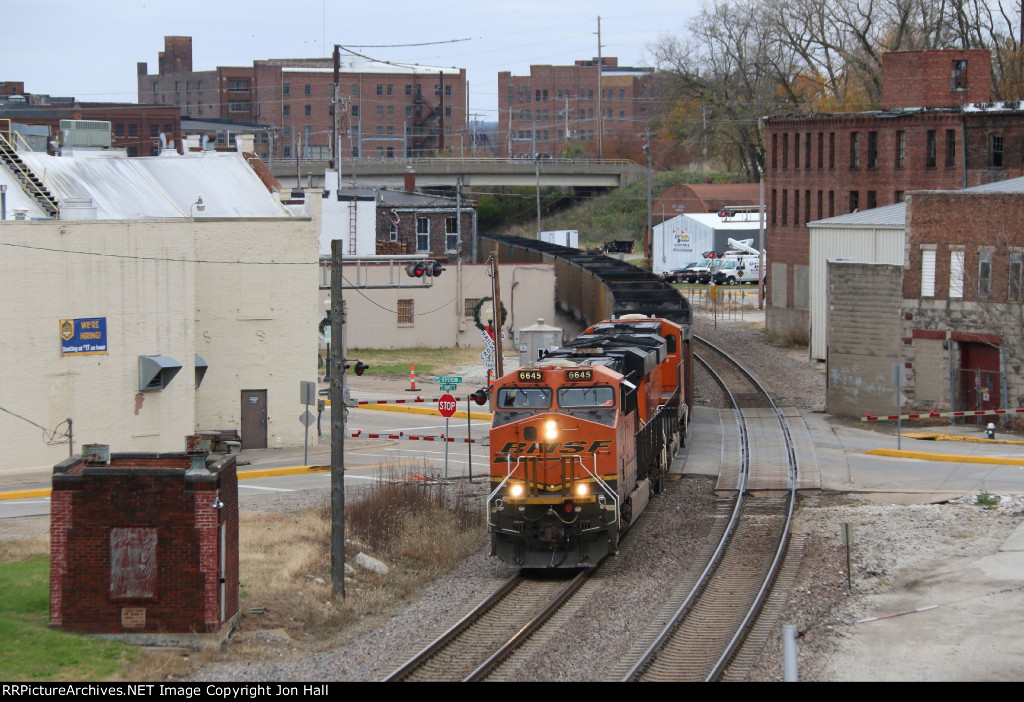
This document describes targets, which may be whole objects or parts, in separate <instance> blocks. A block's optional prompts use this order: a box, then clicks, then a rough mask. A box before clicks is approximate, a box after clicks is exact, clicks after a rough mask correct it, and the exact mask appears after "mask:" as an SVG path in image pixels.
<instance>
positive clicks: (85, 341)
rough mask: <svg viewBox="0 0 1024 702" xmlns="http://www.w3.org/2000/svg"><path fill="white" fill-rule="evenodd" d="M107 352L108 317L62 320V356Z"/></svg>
mask: <svg viewBox="0 0 1024 702" xmlns="http://www.w3.org/2000/svg"><path fill="white" fill-rule="evenodd" d="M106 352H107V318H106V317H89V318H87V319H62V320H60V355H61V356H84V355H88V354H97V353H106Z"/></svg>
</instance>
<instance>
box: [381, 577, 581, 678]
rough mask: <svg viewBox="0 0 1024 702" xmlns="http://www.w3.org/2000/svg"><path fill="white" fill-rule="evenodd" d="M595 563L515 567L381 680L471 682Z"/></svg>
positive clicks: (506, 653)
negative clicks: (568, 569) (571, 567)
mask: <svg viewBox="0 0 1024 702" xmlns="http://www.w3.org/2000/svg"><path fill="white" fill-rule="evenodd" d="M599 567H600V566H597V567H595V568H587V569H585V570H581V571H579V572H578V573H576V574H575V577H573V578H571V579H569V578H567V573H565V571H543V572H530V571H520V573H519V574H518V575H515V576H513V577H512V578H510V579H509V580H508V581H506V582H505V584H504V585H502V586H501V587H500V588H498V590H496V591H495V592H494V593H493V594H491V595H490V596H488V597H487V599H485V600H484V601H483V602H481V603H480V604H479V605H477V606H476V607H475V608H474V609H473V610H472V611H471V612H469V613H468V614H467V615H466V616H465V617H463V618H462V619H461V620H460V621H459V622H458V623H456V624H455V625H454V626H452V627H451V628H450V629H448V631H446V632H445V633H444V634H442V635H441V636H439V637H438V638H437V639H435V640H434V641H433V642H431V643H430V644H428V645H427V646H426V648H424V649H423V650H422V651H420V652H419V653H418V654H416V656H414V657H413V658H411V659H410V660H409V661H408V662H406V663H405V664H404V665H402V667H401V668H399V669H398V670H396V671H395V672H393V673H392V674H391V675H389V676H388V677H387V678H385V679H384V682H459V681H461V682H477V681H480V680H483V679H485V678H486V677H487V676H488V674H489V673H490V672H491V671H492V670H494V669H495V668H496V667H497V666H499V665H501V663H502V661H504V660H505V659H506V658H507V657H508V656H510V655H512V653H514V652H515V650H516V649H517V648H519V647H520V646H521V645H522V644H523V643H524V642H526V641H527V640H528V639H529V637H530V636H531V635H532V634H533V632H534V631H536V630H537V629H538V628H539V627H541V626H542V625H543V624H544V622H546V621H548V619H550V618H551V617H552V616H553V615H554V614H555V612H557V611H558V609H559V608H560V607H561V606H562V605H564V604H565V602H567V601H568V600H569V599H570V598H571V597H572V596H573V594H574V593H575V592H576V591H577V590H578V589H579V588H580V587H581V586H582V585H583V583H585V582H586V581H587V579H588V578H590V576H591V574H592V573H593V572H594V571H596V570H597V569H598V568H599Z"/></svg>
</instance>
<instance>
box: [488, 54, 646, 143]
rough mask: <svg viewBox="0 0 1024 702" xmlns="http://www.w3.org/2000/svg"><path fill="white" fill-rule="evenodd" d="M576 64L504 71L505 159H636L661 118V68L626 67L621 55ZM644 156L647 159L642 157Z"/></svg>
mask: <svg viewBox="0 0 1024 702" xmlns="http://www.w3.org/2000/svg"><path fill="white" fill-rule="evenodd" d="M600 64H601V70H600V75H599V74H598V59H596V58H594V59H589V60H581V61H576V62H575V64H574V65H572V66H548V65H537V66H530V75H528V76H513V75H512V74H511V72H510V71H501V72H499V73H498V137H497V138H498V143H497V149H498V155H499V156H502V157H511V158H533V154H534V153H538V154H541V156H542V157H546V158H559V157H565V156H574V155H582V156H588V157H595V158H596V157H598V156H600V155H602V154H603V156H604V157H606V158H629V157H636V154H638V153H640V149H641V148H642V145H643V136H642V133H643V131H644V128H645V127H646V126H647V123H648V122H649V121H650V119H651V118H652V117H653V116H654V113H655V107H656V100H655V96H654V94H653V92H652V90H653V76H654V69H652V68H630V67H626V66H619V61H618V59H617V58H615V57H611V56H606V57H603V58H602V59H601V60H600ZM641 157H642V154H641Z"/></svg>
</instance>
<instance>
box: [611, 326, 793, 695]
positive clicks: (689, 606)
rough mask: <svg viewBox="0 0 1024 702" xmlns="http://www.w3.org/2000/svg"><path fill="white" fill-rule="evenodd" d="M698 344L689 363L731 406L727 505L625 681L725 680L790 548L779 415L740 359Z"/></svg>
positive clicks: (788, 450) (784, 432) (784, 431)
mask: <svg viewBox="0 0 1024 702" xmlns="http://www.w3.org/2000/svg"><path fill="white" fill-rule="evenodd" d="M694 342H695V343H699V344H700V345H701V346H702V347H703V349H706V351H703V352H702V353H701V354H700V355H697V354H695V358H696V359H697V360H698V361H699V362H700V363H702V364H703V365H705V366H706V367H707V368H708V370H709V372H711V373H712V375H713V376H714V377H715V378H716V380H717V381H718V382H719V384H720V385H721V386H722V387H723V388H724V389H725V391H726V393H727V395H728V396H729V398H730V401H731V403H732V405H733V407H734V408H735V413H736V421H737V428H738V435H739V437H740V441H739V446H738V451H739V456H738V460H737V461H736V465H737V470H736V475H735V476H731V475H729V472H728V471H723V475H722V476H721V477H720V479H719V485H718V487H717V488H716V491H718V492H719V493H720V494H722V493H725V494H729V495H731V499H730V500H727V501H725V502H724V503H723V504H722V505H721V506H720V511H719V513H718V515H717V517H718V519H717V523H718V524H719V526H718V527H717V528H716V529H715V530H714V531H715V533H714V534H713V535H712V537H713V538H712V539H709V543H708V545H707V546H706V548H705V551H704V553H703V554H702V556H701V559H700V563H699V565H696V566H694V567H693V568H691V571H690V573H689V574H687V576H686V578H684V581H683V582H681V583H680V585H679V586H678V587H677V588H676V589H675V591H674V592H673V593H672V596H671V598H670V602H669V604H668V605H666V607H665V608H664V609H663V610H662V614H661V615H660V616H659V617H658V618H657V619H656V620H655V622H656V623H653V624H652V627H651V628H650V629H649V632H648V634H647V635H646V636H645V637H643V640H642V641H640V642H638V644H637V645H636V646H634V651H637V650H642V653H641V654H640V655H639V657H638V658H630V659H628V660H629V661H635V662H634V663H633V664H632V665H631V667H629V668H628V669H626V670H621V669H617V670H616V671H615V673H616V678H615V679H619V680H623V681H634V680H635V681H641V680H642V681H683V680H704V681H713V680H719V679H721V678H722V677H723V675H725V674H726V672H727V670H728V668H729V666H730V664H731V662H732V661H733V660H734V657H735V656H736V654H737V652H738V651H739V649H740V647H741V646H742V644H743V641H744V639H745V637H746V635H747V634H748V632H749V631H750V630H751V628H752V626H753V625H754V623H755V620H756V618H757V616H758V613H759V611H760V609H761V607H762V605H763V603H764V602H765V599H766V597H767V595H768V593H769V592H770V590H771V587H772V584H773V582H774V580H775V578H776V576H777V574H778V573H779V570H780V567H781V565H782V563H783V560H784V556H785V554H786V548H787V545H788V542H789V525H790V522H791V520H792V515H793V507H794V504H795V490H796V471H797V467H796V456H795V451H794V447H793V441H792V438H791V437H790V434H789V429H788V426H787V424H786V421H785V418H784V417H783V415H782V413H781V412H780V410H779V408H778V407H776V406H775V403H774V402H773V401H772V399H771V397H770V396H769V395H768V393H767V391H765V390H764V388H763V387H761V385H760V384H759V383H758V382H757V381H756V379H754V378H753V376H751V375H750V374H749V373H748V372H746V371H745V370H744V369H743V368H742V366H740V364H739V363H738V362H736V361H735V360H733V359H732V358H731V357H729V356H728V354H726V353H725V352H724V351H722V350H721V349H718V348H716V347H714V346H713V345H711V344H709V343H708V342H706V341H704V340H702V339H699V338H698V337H694ZM628 665H630V663H629V662H627V663H625V664H624V667H625V666H628ZM620 673H621V675H620ZM731 673H732V674H733V675H735V671H731Z"/></svg>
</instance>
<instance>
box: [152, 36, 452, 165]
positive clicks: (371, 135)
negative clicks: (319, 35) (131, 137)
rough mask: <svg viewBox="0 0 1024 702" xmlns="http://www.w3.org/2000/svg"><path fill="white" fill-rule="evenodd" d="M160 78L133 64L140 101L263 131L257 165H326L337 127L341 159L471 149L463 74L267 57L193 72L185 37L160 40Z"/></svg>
mask: <svg viewBox="0 0 1024 702" xmlns="http://www.w3.org/2000/svg"><path fill="white" fill-rule="evenodd" d="M164 47H165V48H164V51H162V52H160V58H159V68H158V73H156V74H150V73H149V69H148V66H147V64H146V63H145V62H140V63H138V64H137V74H138V89H139V101H140V102H151V103H156V104H161V105H176V106H177V107H178V108H179V109H180V112H181V115H182V116H187V117H192V118H195V119H204V118H205V119H208V118H222V119H231V120H235V121H241V122H254V123H258V124H261V125H266V126H267V127H268V128H269V129H270V132H271V143H270V144H269V145H268V146H267V148H264V149H261V156H262V157H263V158H264V160H269V158H271V157H273V158H295V156H296V154H298V155H299V157H300V158H304V159H317V160H329V159H330V158H331V157H332V149H331V144H332V136H333V135H334V133H335V128H336V127H337V130H338V133H339V134H340V156H341V157H342V158H404V157H417V156H433V155H436V154H438V153H441V152H444V151H446V150H452V151H456V152H457V151H458V150H459V149H460V148H462V147H463V146H465V147H468V146H469V144H468V141H466V140H467V138H468V134H467V133H466V125H467V110H466V71H465V69H452V68H431V67H429V66H417V67H415V68H412V67H410V68H405V67H402V66H397V65H393V64H385V63H380V62H377V61H372V60H368V59H364V58H361V57H358V56H342V57H341V58H340V67H339V80H338V87H339V89H338V113H337V120H336V119H335V117H336V116H335V105H334V60H333V59H332V58H311V59H267V60H257V61H253V64H252V66H218V67H217V68H215V69H212V70H206V71H195V70H193V66H192V38H191V37H164Z"/></svg>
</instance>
